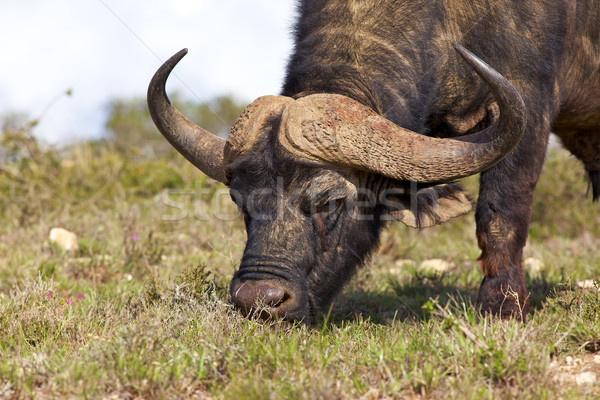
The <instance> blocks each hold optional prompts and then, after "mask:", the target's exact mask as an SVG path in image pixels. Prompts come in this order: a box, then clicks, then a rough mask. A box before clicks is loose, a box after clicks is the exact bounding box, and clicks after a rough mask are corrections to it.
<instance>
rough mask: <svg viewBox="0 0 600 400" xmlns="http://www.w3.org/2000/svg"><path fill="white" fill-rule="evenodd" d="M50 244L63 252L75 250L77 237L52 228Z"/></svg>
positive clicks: (60, 229) (63, 230) (65, 231)
mask: <svg viewBox="0 0 600 400" xmlns="http://www.w3.org/2000/svg"><path fill="white" fill-rule="evenodd" d="M50 242H51V243H54V244H56V245H57V246H58V247H60V248H61V249H63V250H66V251H72V250H77V249H78V248H79V246H78V245H77V235H76V234H74V233H73V232H69V231H68V230H66V229H63V228H52V229H51V230H50Z"/></svg>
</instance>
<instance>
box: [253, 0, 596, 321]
mask: <svg viewBox="0 0 600 400" xmlns="http://www.w3.org/2000/svg"><path fill="white" fill-rule="evenodd" d="M298 13H299V20H298V23H297V25H296V28H295V49H294V52H293V54H292V56H291V58H290V62H289V64H288V69H287V76H286V79H285V82H284V85H283V90H282V95H284V96H290V97H294V98H299V97H302V96H305V95H308V94H312V93H336V94H343V95H346V96H349V97H351V98H353V99H355V100H357V101H359V102H361V103H363V104H365V105H367V106H369V107H371V108H372V109H374V110H375V111H376V112H378V113H380V114H381V115H383V116H385V117H386V118H388V119H389V120H391V121H393V122H395V123H396V124H397V125H400V126H402V127H405V128H407V129H410V130H413V131H415V132H418V133H421V134H424V135H430V136H438V137H452V136H458V135H464V134H469V133H472V132H474V131H477V130H480V129H482V128H484V127H486V126H487V125H489V123H490V121H491V118H490V115H489V114H488V111H487V110H488V109H490V107H492V108H493V105H494V104H493V103H494V98H493V96H492V95H491V94H490V92H489V89H488V88H487V86H486V85H485V84H484V83H483V82H482V81H481V80H480V79H479V78H478V77H477V76H476V75H475V73H474V72H473V70H472V69H470V68H469V67H468V66H467V65H466V64H465V63H464V62H463V61H462V60H460V59H459V57H458V56H457V55H456V53H455V52H454V51H453V50H452V49H451V45H450V44H451V43H452V42H458V43H461V44H462V45H463V46H464V47H466V48H468V49H469V50H471V51H472V52H473V53H475V54H476V55H478V56H479V57H480V58H482V59H483V60H484V61H485V62H487V63H488V64H490V65H491V66H493V67H494V68H495V69H496V70H497V71H498V72H500V73H501V74H502V75H503V76H505V77H506V78H507V79H508V80H509V81H510V82H511V83H512V84H513V85H514V86H515V87H516V88H517V90H518V91H519V93H520V94H521V96H522V97H523V100H524V102H525V104H526V106H527V110H528V121H527V129H526V133H525V135H524V137H523V139H522V141H521V143H519V145H518V146H517V148H516V149H515V150H513V152H512V153H511V154H509V155H508V156H507V157H506V158H505V159H504V160H503V161H501V162H500V163H499V164H497V165H496V166H494V167H492V168H490V169H489V170H487V171H484V172H483V173H482V174H481V185H480V193H479V199H478V203H477V209H476V220H477V238H478V243H479V246H480V248H481V250H482V254H481V257H480V259H481V267H482V270H483V272H484V274H485V278H484V281H483V282H482V287H481V289H480V293H479V301H478V303H479V305H480V307H481V308H482V310H483V311H484V312H491V313H493V314H499V315H502V316H509V315H522V309H523V307H524V306H525V304H526V298H527V290H526V287H525V284H524V281H523V277H522V267H521V258H522V249H523V247H524V245H525V241H526V239H527V232H528V228H529V222H530V212H531V211H530V209H531V202H532V197H533V191H534V188H535V185H536V183H537V180H538V177H539V173H540V170H541V167H542V164H543V160H544V156H545V151H546V146H547V142H548V136H549V133H550V131H551V130H554V132H556V133H557V134H558V135H559V137H560V138H561V139H562V141H563V143H564V144H565V146H566V147H567V148H568V149H569V150H571V151H572V152H573V154H574V155H576V156H577V157H579V158H580V159H581V160H582V161H583V163H584V165H585V168H586V169H587V170H588V173H589V177H590V182H591V186H592V192H593V198H594V199H595V200H596V199H598V197H599V196H600V177H599V176H600V172H599V171H600V134H599V133H598V130H599V129H600V96H598V93H600V0H585V1H583V0H579V1H566V0H558V1H556V0H540V1H536V2H520V1H516V0H500V1H486V0H479V1H471V0H469V1H467V0H445V1H442V0H434V1H430V0H427V1H425V0H404V1H397V0H396V1H394V0H366V1H358V0H352V1H348V0H343V1H342V0H304V1H300V2H299V3H298ZM294 168H297V166H295V167H292V169H294ZM303 174H305V172H303ZM357 176H359V178H360V179H358V181H356V179H354V180H355V181H356V182H355V183H356V184H357V187H363V188H364V187H369V185H370V183H369V179H365V178H364V177H363V176H360V174H358V175H357ZM303 179H306V176H305V175H304V178H303ZM383 180H384V181H385V179H383ZM395 184H396V185H398V183H395ZM379 185H381V186H385V185H386V184H385V183H384V182H379ZM400 185H401V184H400ZM452 189H453V190H456V191H458V190H459V189H457V188H455V187H452ZM428 209H430V207H429V208H427V207H425V208H423V209H421V210H423V211H426V210H428ZM419 218H421V216H420V217H419ZM364 224H367V225H368V223H364ZM380 228H381V226H380V225H378V226H377V229H372V230H371V232H372V233H373V234H377V233H378V232H379V231H380ZM353 229H357V231H355V232H354V231H352V230H347V229H346V231H347V232H349V233H348V234H347V235H349V236H351V237H354V236H362V232H361V230H360V229H359V228H358V227H357V226H353ZM251 234H252V232H249V240H252V239H251ZM368 242H369V245H368V246H365V248H368V251H366V252H364V254H358V257H357V259H356V263H361V262H363V261H364V257H366V255H367V254H368V252H369V251H370V250H371V249H372V248H373V246H374V245H375V243H376V240H373V238H372V235H368ZM309 248H311V249H313V251H314V250H316V249H317V248H318V246H317V247H315V245H314V244H313V245H312V247H309ZM317 258H318V257H317ZM328 268H332V266H331V265H329V266H325V265H323V266H322V269H319V272H318V273H319V274H321V275H323V279H320V280H319V281H321V282H323V281H327V280H328V279H330V278H332V276H330V275H331V274H330V269H328ZM340 268H347V267H346V266H344V267H340ZM348 268H350V269H349V271H350V273H352V272H353V271H354V266H352V267H348ZM334 269H335V268H334ZM350 273H348V274H346V275H345V276H349V275H350ZM346 280H347V278H345V279H341V280H337V279H336V280H335V284H334V286H335V290H334V288H332V287H330V286H328V287H327V290H331V293H335V292H337V291H338V290H339V287H341V285H342V283H343V282H345V281H346ZM508 292H512V293H514V294H515V297H511V298H507V297H506V294H507V293H508ZM515 298H518V300H515Z"/></svg>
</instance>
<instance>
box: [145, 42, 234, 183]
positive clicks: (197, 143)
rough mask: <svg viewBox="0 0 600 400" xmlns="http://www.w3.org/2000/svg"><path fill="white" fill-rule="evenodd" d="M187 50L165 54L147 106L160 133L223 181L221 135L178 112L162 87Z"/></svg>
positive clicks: (223, 142)
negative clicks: (164, 60) (165, 57)
mask: <svg viewBox="0 0 600 400" xmlns="http://www.w3.org/2000/svg"><path fill="white" fill-rule="evenodd" d="M186 54H187V49H183V50H181V51H180V52H179V53H177V54H175V55H174V56H173V57H171V58H169V59H168V60H167V61H166V62H165V63H164V64H163V65H162V66H161V67H160V68H159V69H158V71H156V74H154V77H153V78H152V81H151V82H150V85H149V86H148V108H149V109H150V115H151V116H152V120H153V121H154V124H155V125H156V127H157V128H158V130H159V131H160V133H162V134H163V136H164V137H165V138H166V139H167V140H168V141H169V143H171V145H173V147H175V149H177V151H178V152H180V153H181V154H182V155H183V156H184V157H185V158H187V159H188V161H189V162H191V163H192V164H194V165H195V166H196V167H197V168H198V169H200V170H201V171H202V172H204V173H205V174H206V175H208V176H209V177H211V178H213V179H215V180H217V181H220V182H225V171H224V168H223V149H224V148H225V139H221V138H219V137H218V136H216V135H214V134H212V133H210V132H209V131H207V130H204V129H202V128H201V127H199V126H198V125H196V124H194V123H193V122H192V121H190V120H189V119H187V118H186V117H185V116H184V115H183V114H182V113H180V112H179V111H178V110H177V109H176V108H175V107H173V105H172V104H171V102H170V101H169V98H168V97H167V93H166V90H165V84H166V83H167V79H168V77H169V74H170V73H171V71H173V68H175V65H177V63H178V62H179V61H181V59H182V58H183V57H184V56H185V55H186Z"/></svg>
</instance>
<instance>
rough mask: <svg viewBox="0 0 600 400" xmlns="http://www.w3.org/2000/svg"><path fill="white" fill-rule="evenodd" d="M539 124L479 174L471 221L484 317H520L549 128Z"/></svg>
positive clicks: (524, 298)
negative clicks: (525, 261)
mask: <svg viewBox="0 0 600 400" xmlns="http://www.w3.org/2000/svg"><path fill="white" fill-rule="evenodd" d="M544 120H545V121H547V120H548V119H547V118H546V119H544ZM539 125H543V128H540V129H537V130H536V132H532V131H531V126H532V125H531V124H530V125H529V127H530V128H528V129H529V131H528V132H526V133H525V135H524V137H523V140H522V141H521V143H519V145H518V146H517V148H515V149H514V150H513V151H512V152H511V154H509V155H508V156H507V157H506V158H505V159H504V160H503V161H501V162H500V163H499V164H497V165H496V166H494V167H493V168H491V169H489V170H487V171H485V172H483V173H482V174H481V179H480V191H479V200H478V203H477V210H476V214H475V217H476V221H477V240H478V243H479V247H480V249H481V257H480V261H481V268H482V271H483V274H484V278H483V282H482V283H481V287H480V289H479V295H478V299H477V305H478V307H479V308H480V310H481V312H482V313H483V314H492V315H497V316H500V317H502V318H507V317H516V318H519V319H521V318H522V317H523V316H524V315H525V312H524V310H525V308H526V305H527V298H528V291H527V288H526V286H525V281H524V279H523V268H522V265H521V259H522V255H523V247H524V246H525V243H526V240H527V234H528V230H529V222H530V217H531V204H532V200H533V192H534V189H535V186H536V184H537V181H538V178H539V175H540V172H541V168H542V164H543V161H544V155H545V152H546V145H547V140H548V135H549V124H548V123H545V124H539Z"/></svg>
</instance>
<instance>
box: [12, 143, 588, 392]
mask: <svg viewBox="0 0 600 400" xmlns="http://www.w3.org/2000/svg"><path fill="white" fill-rule="evenodd" d="M25 133H26V132H25ZM0 154H4V156H3V157H2V161H1V163H0V166H1V167H2V168H0V397H5V398H104V397H107V398H219V399H221V398H223V399H238V398H252V399H332V398H341V399H346V398H349V399H355V398H363V399H387V398H406V399H416V398H427V399H429V398H433V399H438V398H440V399H497V398H508V399H510V398H513V399H558V398H561V399H579V398H590V399H594V398H598V396H600V385H598V384H590V385H577V384H575V383H574V381H567V382H565V381H564V380H560V379H557V376H558V375H557V373H556V366H555V364H556V363H560V362H561V361H562V360H564V359H565V357H566V356H568V355H570V356H575V357H576V358H577V357H581V356H582V355H583V354H586V353H590V352H595V351H597V350H599V347H600V292H599V291H598V290H596V289H595V288H591V289H582V288H579V287H578V286H577V282H579V281H583V280H587V279H594V278H596V277H597V276H598V274H599V272H600V250H599V249H600V212H599V209H598V205H597V204H592V202H591V199H590V198H589V197H590V196H588V195H587V192H586V190H587V188H586V182H585V179H584V174H583V170H582V168H581V166H580V165H579V164H578V162H577V161H576V160H574V159H572V158H571V157H570V156H568V155H567V154H566V153H565V152H564V151H562V150H554V151H552V152H551V153H550V154H549V156H548V161H547V163H546V167H545V170H544V175H543V176H542V178H541V180H540V185H539V187H538V191H537V193H536V201H535V204H534V208H533V215H534V222H533V224H532V227H531V234H530V241H529V243H528V246H527V247H526V249H525V254H524V257H525V258H530V257H532V258H535V259H538V260H541V261H542V262H543V264H544V267H543V269H542V270H541V271H528V272H527V281H528V285H529V287H530V289H531V292H532V294H531V300H532V304H533V311H532V313H531V314H530V315H529V319H528V322H527V323H526V324H521V323H518V322H515V321H497V320H492V319H480V318H479V317H478V315H477V314H476V312H475V310H474V307H473V303H474V301H475V298H476V294H477V289H478V286H479V283H480V281H481V279H482V275H481V272H480V271H479V270H478V265H477V261H476V258H477V257H478V255H479V251H478V248H477V245H476V239H475V227H474V221H473V216H472V215H470V216H467V217H463V218H460V219H457V220H455V221H452V222H450V223H447V224H445V225H443V226H440V227H436V228H432V229H426V230H422V231H417V230H411V229H409V228H406V227H404V226H401V225H400V224H394V225H392V226H391V227H390V229H388V230H387V231H386V233H385V234H384V237H383V240H382V246H381V248H380V250H379V251H378V252H377V253H376V254H375V255H374V257H373V260H372V262H371V263H370V264H369V266H368V267H367V268H365V269H363V270H361V271H360V273H359V274H358V275H357V276H356V277H355V278H354V279H353V281H352V283H351V285H349V286H348V288H347V289H346V290H345V291H344V292H343V293H342V294H341V295H340V296H339V297H338V298H337V299H336V301H335V304H334V306H333V308H332V310H331V312H330V314H329V315H327V316H323V317H322V318H321V320H320V322H319V323H318V324H317V326H315V327H306V326H303V325H298V326H293V327H289V326H280V325H276V324H260V323H257V322H255V321H248V320H246V319H244V318H242V317H241V316H240V315H238V313H237V312H236V311H235V310H233V309H232V307H231V305H230V304H229V300H228V294H227V288H228V281H229V279H230V277H231V275H232V273H233V271H234V270H235V269H236V267H237V264H238V260H239V259H240V256H241V254H242V251H243V247H244V242H245V233H244V230H243V222H242V221H241V220H240V219H239V218H237V219H235V220H233V221H231V222H219V221H217V220H216V219H214V218H212V219H209V220H208V221H203V219H204V218H203V217H204V215H205V214H206V212H207V210H210V209H211V208H212V205H211V201H212V200H211V199H212V198H214V196H211V194H214V193H217V192H218V191H219V190H221V189H223V186H221V185H220V184H218V183H215V182H213V181H210V180H209V179H208V178H206V177H204V176H203V175H202V174H201V173H199V172H197V171H195V170H194V168H193V167H192V166H190V165H188V163H187V162H185V160H184V159H183V158H181V157H180V156H178V155H176V154H175V153H174V152H171V153H169V154H166V155H165V156H161V157H160V158H155V157H154V158H146V157H143V156H141V155H140V154H137V153H135V152H131V153H127V154H125V153H124V152H123V151H122V150H118V149H117V148H116V147H115V146H114V144H112V143H111V142H103V143H86V144H80V145H77V146H74V147H72V148H70V149H61V150H52V149H45V148H43V147H40V146H39V145H38V144H37V143H36V142H35V141H33V140H32V139H30V138H29V137H28V135H27V134H23V132H21V134H17V135H14V134H13V135H9V134H5V135H4V136H3V138H2V152H0ZM465 185H466V186H467V187H468V188H469V190H470V191H471V193H472V194H473V195H474V196H475V195H476V187H477V183H476V179H474V178H472V179H469V180H467V181H466V182H465ZM169 190H170V192H169ZM174 190H175V192H174ZM204 193H206V194H204ZM165 199H166V200H167V203H166V202H165ZM223 200H224V202H223V203H224V205H223V206H222V208H220V209H221V211H223V212H229V213H234V212H235V207H234V206H233V205H232V204H228V202H227V201H225V200H227V199H226V198H224V199H223ZM168 201H176V202H178V204H180V206H181V209H179V210H178V209H176V208H174V207H172V206H169V205H168ZM184 215H185V216H186V217H185V218H177V220H172V219H173V218H164V217H165V216H170V217H173V216H179V217H181V216H184ZM56 226H60V227H63V228H66V229H69V230H71V231H73V232H75V233H77V235H78V238H79V239H78V243H79V249H78V250H77V251H75V252H71V253H69V252H64V251H62V250H60V249H59V248H58V247H56V246H55V245H52V244H50V243H49V242H48V233H49V231H50V229H51V228H53V227H56ZM431 258H441V259H445V260H447V261H449V262H451V263H453V265H454V267H453V268H451V269H450V270H449V271H447V272H445V273H444V274H441V275H440V274H438V275H435V274H431V273H427V272H423V271H422V270H421V269H420V268H419V267H418V265H419V263H420V262H421V261H423V260H427V259H431ZM401 260H412V261H414V262H413V263H412V264H411V263H406V262H405V263H404V264H403V266H400V265H401V262H400V261H401ZM590 368H591V366H590ZM582 370H583V367H582ZM598 370H600V368H597V369H596V373H597V377H598V378H600V371H598Z"/></svg>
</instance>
